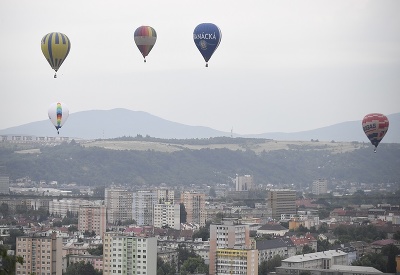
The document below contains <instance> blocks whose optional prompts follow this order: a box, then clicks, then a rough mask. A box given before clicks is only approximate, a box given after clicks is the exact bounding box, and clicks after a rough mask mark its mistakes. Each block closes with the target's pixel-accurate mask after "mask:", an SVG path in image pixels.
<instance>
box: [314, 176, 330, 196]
mask: <svg viewBox="0 0 400 275" xmlns="http://www.w3.org/2000/svg"><path fill="white" fill-rule="evenodd" d="M312 193H313V194H314V195H317V196H319V195H322V194H326V193H328V181H327V180H326V179H317V180H314V181H313V184H312Z"/></svg>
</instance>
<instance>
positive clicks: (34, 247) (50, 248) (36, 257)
mask: <svg viewBox="0 0 400 275" xmlns="http://www.w3.org/2000/svg"><path fill="white" fill-rule="evenodd" d="M15 255H16V256H21V257H22V258H23V259H24V263H23V264H19V263H17V265H16V273H15V274H17V275H30V274H41V275H62V264H63V263H62V238H57V235H56V233H53V234H51V235H50V236H48V235H46V234H40V233H36V234H35V235H32V236H21V237H17V238H16V253H15Z"/></svg>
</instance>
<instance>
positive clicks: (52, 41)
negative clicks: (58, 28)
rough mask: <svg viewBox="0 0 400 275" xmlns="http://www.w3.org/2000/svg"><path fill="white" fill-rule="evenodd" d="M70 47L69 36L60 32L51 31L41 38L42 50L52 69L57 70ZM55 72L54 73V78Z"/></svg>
mask: <svg viewBox="0 0 400 275" xmlns="http://www.w3.org/2000/svg"><path fill="white" fill-rule="evenodd" d="M70 49H71V42H70V41H69V38H68V37H67V36H66V35H65V34H63V33H60V32H51V33H48V34H46V35H45V36H44V37H43V38H42V52H43V55H44V57H45V58H46V59H47V61H48V62H49V64H50V66H51V68H52V69H53V70H55V71H56V73H57V71H58V69H59V68H60V66H61V64H62V63H63V62H64V60H65V58H67V56H68V54H69V50H70ZM56 77H57V74H54V78H56Z"/></svg>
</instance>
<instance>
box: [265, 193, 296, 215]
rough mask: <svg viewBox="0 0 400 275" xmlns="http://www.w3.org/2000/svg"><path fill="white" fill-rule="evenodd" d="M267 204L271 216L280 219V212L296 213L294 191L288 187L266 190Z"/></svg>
mask: <svg viewBox="0 0 400 275" xmlns="http://www.w3.org/2000/svg"><path fill="white" fill-rule="evenodd" d="M267 206H268V207H269V208H270V209H271V212H272V218H274V219H276V220H280V219H281V215H282V214H289V215H290V214H296V191H295V190H289V189H270V190H267Z"/></svg>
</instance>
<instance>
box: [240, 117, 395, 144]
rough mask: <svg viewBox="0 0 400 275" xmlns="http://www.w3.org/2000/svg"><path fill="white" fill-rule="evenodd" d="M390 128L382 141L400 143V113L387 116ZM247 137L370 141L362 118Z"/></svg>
mask: <svg viewBox="0 0 400 275" xmlns="http://www.w3.org/2000/svg"><path fill="white" fill-rule="evenodd" d="M387 117H388V119H389V130H388V132H387V133H386V135H385V138H384V139H383V141H382V142H384V143H400V113H396V114H391V115H388V116H387ZM246 137H255V138H268V139H274V140H311V139H313V140H317V139H318V140H320V141H322V140H323V141H331V140H334V141H368V140H367V138H366V136H365V134H364V132H363V130H362V127H361V120H359V121H348V122H342V123H338V124H334V125H331V126H327V127H323V128H318V129H314V130H309V131H302V132H296V133H263V134H258V135H247V136H246Z"/></svg>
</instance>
